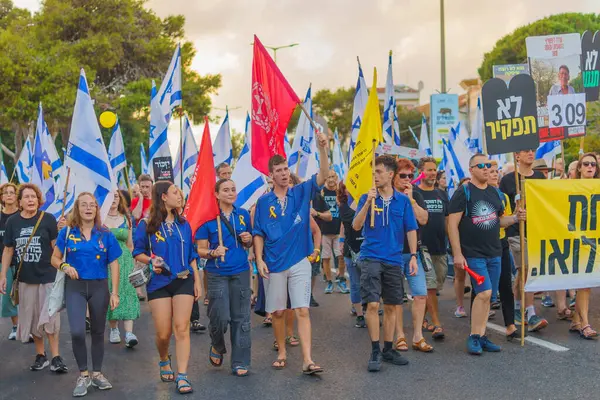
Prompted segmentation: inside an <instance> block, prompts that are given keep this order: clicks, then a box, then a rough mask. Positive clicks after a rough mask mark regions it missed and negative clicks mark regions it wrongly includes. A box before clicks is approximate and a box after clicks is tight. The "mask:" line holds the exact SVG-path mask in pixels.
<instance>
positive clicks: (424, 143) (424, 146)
mask: <svg viewBox="0 0 600 400" xmlns="http://www.w3.org/2000/svg"><path fill="white" fill-rule="evenodd" d="M419 150H421V151H422V152H424V153H425V154H427V155H428V156H429V157H431V156H432V155H433V153H432V152H431V146H430V145H429V134H428V133H427V119H425V116H424V115H423V117H422V118H421V139H420V140H419Z"/></svg>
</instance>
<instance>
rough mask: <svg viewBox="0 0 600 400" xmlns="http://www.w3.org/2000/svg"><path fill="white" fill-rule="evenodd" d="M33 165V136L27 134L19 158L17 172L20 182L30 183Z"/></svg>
mask: <svg viewBox="0 0 600 400" xmlns="http://www.w3.org/2000/svg"><path fill="white" fill-rule="evenodd" d="M32 165H33V146H32V145H31V136H27V140H26V141H25V144H24V145H23V149H21V154H19V159H18V160H17V165H16V166H15V168H16V169H17V171H16V174H17V178H18V179H19V182H20V183H28V182H29V177H30V176H31V167H32Z"/></svg>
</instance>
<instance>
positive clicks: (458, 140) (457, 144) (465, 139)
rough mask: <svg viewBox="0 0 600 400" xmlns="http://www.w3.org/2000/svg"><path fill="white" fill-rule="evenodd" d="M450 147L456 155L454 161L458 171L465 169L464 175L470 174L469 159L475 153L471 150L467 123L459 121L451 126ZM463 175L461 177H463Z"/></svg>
mask: <svg viewBox="0 0 600 400" xmlns="http://www.w3.org/2000/svg"><path fill="white" fill-rule="evenodd" d="M449 139H450V140H449V141H448V148H449V149H450V150H451V154H452V155H453V156H454V161H455V164H456V168H457V170H458V171H461V170H462V171H464V176H470V173H469V160H470V159H471V156H472V155H473V154H474V153H471V151H470V150H469V141H470V139H469V133H468V132H467V129H466V128H465V124H464V123H462V122H459V123H458V124H456V126H455V127H454V128H450V135H449ZM464 176H461V177H460V178H459V179H462V178H463V177H464Z"/></svg>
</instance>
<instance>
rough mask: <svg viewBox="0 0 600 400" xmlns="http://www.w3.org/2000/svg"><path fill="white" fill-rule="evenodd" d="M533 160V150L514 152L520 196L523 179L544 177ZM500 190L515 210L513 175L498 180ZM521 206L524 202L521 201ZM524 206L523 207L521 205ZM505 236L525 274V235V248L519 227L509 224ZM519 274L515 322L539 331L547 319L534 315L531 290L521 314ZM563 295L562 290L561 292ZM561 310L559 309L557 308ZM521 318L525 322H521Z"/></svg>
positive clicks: (546, 323) (559, 300) (561, 302)
mask: <svg viewBox="0 0 600 400" xmlns="http://www.w3.org/2000/svg"><path fill="white" fill-rule="evenodd" d="M534 161H535V150H534V149H531V150H523V151H519V152H517V153H515V162H517V163H518V164H517V167H518V170H517V171H518V179H519V181H520V182H521V193H522V196H523V195H524V193H525V190H524V186H525V185H524V184H525V182H524V181H523V179H544V178H545V177H544V174H543V173H542V172H540V171H535V170H534V169H533V163H534ZM500 190H501V191H502V192H503V193H506V194H507V195H508V198H509V200H510V206H511V208H512V209H513V210H516V207H515V197H516V195H517V185H516V180H515V175H514V174H510V175H505V176H504V177H503V178H502V180H501V181H500ZM523 199H524V198H523ZM523 206H525V203H524V202H523ZM523 208H525V207H523ZM525 232H526V233H525V234H527V228H525ZM506 236H507V237H508V244H509V245H510V251H511V253H512V255H513V258H514V262H515V267H516V268H517V270H520V269H521V267H525V276H527V264H528V263H527V237H525V248H523V249H521V238H520V235H519V227H518V226H511V227H509V228H507V229H506ZM521 251H524V252H525V265H523V266H522V265H521ZM520 284H521V274H520V273H517V278H516V281H515V286H516V288H517V290H515V323H516V324H517V325H521V323H526V324H527V325H528V328H527V329H528V331H529V332H536V331H539V330H541V329H543V328H545V327H546V326H548V321H546V320H545V319H544V318H541V317H540V316H538V315H536V312H535V307H534V305H533V292H528V293H525V316H522V315H521V290H519V289H518V288H520ZM562 295H563V296H564V292H562ZM557 300H558V303H560V304H563V303H566V298H565V301H561V299H557ZM559 311H561V310H559ZM523 320H524V321H525V322H523Z"/></svg>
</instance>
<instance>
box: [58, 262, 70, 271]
mask: <svg viewBox="0 0 600 400" xmlns="http://www.w3.org/2000/svg"><path fill="white" fill-rule="evenodd" d="M67 267H70V265H69V264H68V263H66V262H62V263H60V266H59V267H58V269H59V270H60V271H62V272H65V269H67Z"/></svg>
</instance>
